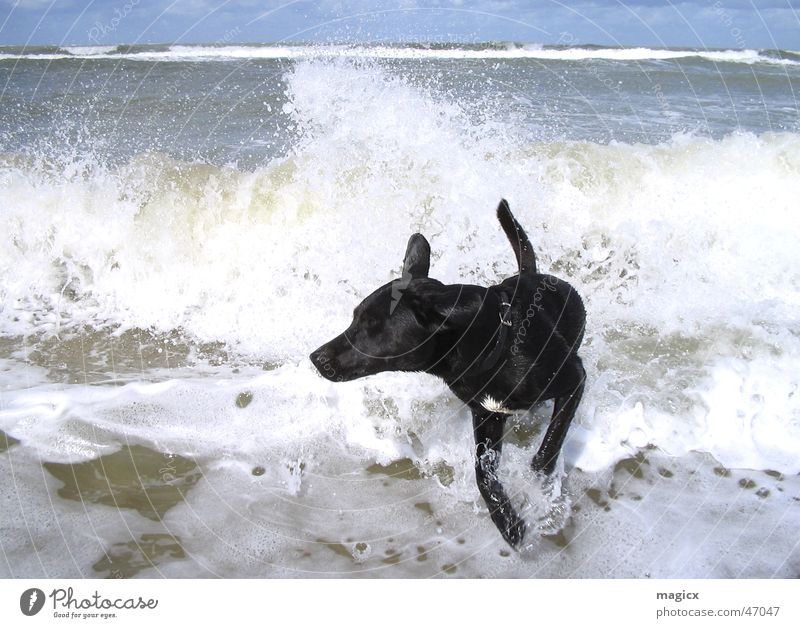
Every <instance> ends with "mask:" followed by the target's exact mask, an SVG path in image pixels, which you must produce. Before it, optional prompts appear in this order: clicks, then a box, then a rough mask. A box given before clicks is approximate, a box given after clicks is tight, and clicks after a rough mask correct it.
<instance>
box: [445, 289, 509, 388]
mask: <svg viewBox="0 0 800 628" xmlns="http://www.w3.org/2000/svg"><path fill="white" fill-rule="evenodd" d="M459 300H460V301H461V302H466V303H469V304H470V307H468V308H466V311H465V312H462V313H461V314H460V316H459V317H458V318H457V319H456V320H455V321H454V322H455V325H453V326H451V327H449V328H448V329H447V330H446V331H442V332H439V333H438V334H437V336H438V337H437V341H438V347H437V349H438V350H437V352H436V354H437V355H436V360H435V363H434V364H433V365H432V367H431V368H430V369H429V372H430V373H432V374H434V375H437V376H439V377H441V378H442V379H443V380H444V381H445V382H446V383H447V384H448V385H450V386H453V385H455V384H456V383H457V382H458V381H460V380H463V379H464V378H469V377H474V376H477V375H481V374H483V373H488V372H490V371H491V370H492V369H493V368H495V367H496V366H497V365H498V363H501V362H502V359H501V354H502V353H503V349H504V347H503V344H504V340H505V339H506V337H507V333H508V331H507V330H508V329H509V327H508V326H507V323H508V322H509V321H507V320H506V317H507V316H508V307H506V306H504V305H503V303H504V302H505V301H506V296H505V295H504V293H503V292H501V291H500V290H498V289H496V288H483V287H480V286H464V287H462V288H461V292H460V294H459ZM465 364H466V365H468V366H467V368H465V367H464V365H465Z"/></svg>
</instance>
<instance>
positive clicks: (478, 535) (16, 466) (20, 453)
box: [0, 397, 800, 578]
mask: <svg viewBox="0 0 800 628" xmlns="http://www.w3.org/2000/svg"><path fill="white" fill-rule="evenodd" d="M237 402H238V403H240V404H241V403H245V405H246V397H245V398H239V399H238V400H237ZM268 466H269V461H265V464H264V466H261V465H256V466H254V467H252V468H251V469H250V470H249V477H247V478H244V477H243V472H242V469H241V468H239V467H238V466H235V465H234V466H225V465H223V466H220V465H219V464H216V463H213V464H209V465H208V466H207V467H206V464H205V462H204V461H203V460H192V459H190V458H187V457H183V456H177V455H170V454H167V453H164V452H160V451H157V450H156V449H153V448H152V447H148V446H144V445H139V444H136V445H131V446H125V447H123V448H122V449H121V450H119V451H116V452H114V453H111V454H107V455H104V456H101V457H99V458H96V459H93V460H89V461H86V462H80V463H76V464H62V463H50V462H45V463H40V462H39V461H38V460H37V459H36V451H35V449H34V448H28V447H26V446H24V445H23V444H22V443H20V442H19V441H18V440H16V439H14V438H13V437H11V436H9V435H7V434H5V433H0V473H2V477H3V478H5V480H4V481H3V483H2V488H0V495H2V503H3V515H2V529H3V534H2V550H3V552H2V553H3V558H4V560H2V561H0V576H2V577H104V578H131V577H137V576H138V577H159V576H164V577H181V576H182V577H319V576H323V577H331V576H345V577H348V576H349V577H486V578H493V577H548V578H549V577H670V576H684V577H686V576H688V577H797V576H800V555H798V552H797V551H796V550H794V551H789V552H788V553H786V551H785V549H783V548H785V547H786V539H787V538H793V537H794V536H796V534H795V533H796V524H797V522H798V517H800V478H798V477H796V476H784V475H781V474H779V473H776V472H770V471H767V472H763V471H747V470H732V469H725V468H723V467H722V466H721V465H719V464H718V463H717V462H716V461H715V460H714V459H713V458H712V457H711V456H709V455H707V454H699V453H697V454H692V455H691V456H688V457H685V458H681V459H677V458H670V457H667V456H664V455H663V454H661V453H660V452H658V451H657V450H654V449H650V450H642V451H640V452H639V454H637V455H636V456H635V457H632V458H628V459H625V460H622V461H620V462H619V463H618V464H617V465H616V466H615V467H614V468H613V470H607V471H605V472H602V473H596V474H590V473H585V472H582V471H580V470H579V469H572V470H571V471H570V472H569V473H568V475H567V477H566V478H565V480H564V487H563V490H564V491H565V493H566V494H567V495H568V496H569V499H570V501H571V509H570V513H569V517H568V518H567V520H566V523H565V525H564V526H563V528H562V529H561V530H559V531H557V532H555V533H551V534H544V535H541V536H536V535H535V534H534V537H535V538H534V543H533V547H532V548H530V549H528V550H526V551H525V552H523V553H521V554H520V553H517V552H515V551H513V550H511V549H510V548H509V547H507V546H506V545H505V544H504V542H503V541H502V539H501V538H500V536H499V535H498V534H497V532H496V530H495V529H494V526H493V525H492V523H491V521H490V520H489V518H488V516H487V512H486V509H485V507H484V506H483V505H482V504H481V503H479V502H478V501H477V489H476V502H475V503H466V502H462V501H457V500H453V499H448V495H447V491H446V488H445V487H446V486H447V483H448V480H452V470H451V469H448V468H447V467H446V466H445V467H443V468H441V469H439V470H437V472H436V473H435V474H433V475H426V474H425V473H423V472H421V471H420V469H419V468H418V467H416V466H415V465H414V464H413V463H412V462H411V461H410V460H407V459H403V460H397V461H394V462H393V463H391V464H390V465H388V466H382V465H379V464H372V465H369V466H367V467H366V468H363V467H362V468H360V469H357V468H351V469H349V470H348V471H347V472H346V474H345V475H346V476H347V477H348V480H350V481H353V482H359V481H369V482H370V483H369V484H367V485H365V486H366V487H367V488H365V489H363V490H361V491H360V499H359V502H360V503H353V504H346V503H339V506H340V507H341V508H342V509H343V510H336V508H335V505H336V497H335V495H330V494H329V493H328V494H326V491H327V488H328V487H326V484H330V482H329V480H330V478H328V479H327V480H326V478H322V477H318V478H315V479H312V481H309V482H308V484H309V487H308V488H306V489H305V491H303V492H301V493H300V494H299V495H298V496H296V497H287V495H286V494H285V492H284V491H282V490H281V487H278V486H268V485H267V484H268V483H269V482H270V481H271V480H270V474H269V473H267V467H268ZM299 473H301V474H302V473H303V469H299ZM375 480H378V481H377V482H375ZM338 481H339V482H341V478H339V480H338ZM259 484H261V486H259ZM371 501H372V502H375V503H379V504H380V505H381V507H382V508H384V509H385V508H387V502H391V503H392V506H391V507H390V508H389V510H391V511H393V512H395V513H396V517H395V518H387V520H386V521H385V522H384V525H376V523H375V520H374V518H372V517H369V519H372V521H371V522H370V523H369V524H368V525H365V519H367V518H365V517H363V516H359V509H362V508H366V509H369V507H370V502H371ZM781 552H783V553H784V555H781Z"/></svg>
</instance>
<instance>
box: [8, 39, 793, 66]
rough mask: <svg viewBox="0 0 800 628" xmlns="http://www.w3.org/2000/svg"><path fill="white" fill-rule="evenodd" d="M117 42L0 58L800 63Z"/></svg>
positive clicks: (581, 51)
mask: <svg viewBox="0 0 800 628" xmlns="http://www.w3.org/2000/svg"><path fill="white" fill-rule="evenodd" d="M114 49H115V47H114V46H73V47H66V48H63V50H64V51H65V52H63V53H62V52H47V53H44V52H32V53H26V52H22V53H18V52H6V53H0V59H19V60H26V59H50V60H56V59H70V58H86V59H126V60H134V61H136V60H138V61H149V62H182V61H224V60H234V61H235V60H248V59H254V60H257V59H287V60H288V59H314V58H349V59H461V60H463V59H487V60H491V59H533V60H541V61H592V60H608V61H664V60H675V59H693V58H694V59H702V60H706V61H712V62H715V63H745V64H749V65H752V64H756V63H763V64H770V65H783V66H797V65H800V61H797V60H795V59H790V58H784V57H776V56H772V55H769V54H765V53H763V52H761V51H759V50H751V49H737V50H706V49H686V50H676V49H666V48H641V47H639V48H583V47H575V48H545V47H543V46H540V45H535V44H528V45H524V46H507V47H505V48H459V47H441V48H439V47H435V48H420V47H392V46H381V45H376V46H358V45H313V46H312V45H291V44H286V45H264V46H247V45H225V46H204V45H174V46H170V47H168V48H167V49H165V50H135V49H133V50H130V51H128V52H119V53H117V52H114Z"/></svg>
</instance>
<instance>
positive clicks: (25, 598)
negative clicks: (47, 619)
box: [19, 589, 44, 617]
mask: <svg viewBox="0 0 800 628" xmlns="http://www.w3.org/2000/svg"><path fill="white" fill-rule="evenodd" d="M43 606H44V591H42V590H41V589H28V590H27V591H25V592H24V593H23V594H22V595H21V596H20V598H19V610H21V611H22V613H23V614H24V615H27V616H28V617H31V616H32V615H35V614H36V613H38V612H39V611H40V610H42V607H43Z"/></svg>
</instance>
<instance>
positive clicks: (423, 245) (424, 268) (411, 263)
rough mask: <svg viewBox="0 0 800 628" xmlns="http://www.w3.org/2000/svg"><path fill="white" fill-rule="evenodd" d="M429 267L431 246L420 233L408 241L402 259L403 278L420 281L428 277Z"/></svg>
mask: <svg viewBox="0 0 800 628" xmlns="http://www.w3.org/2000/svg"><path fill="white" fill-rule="evenodd" d="M430 267H431V245H430V244H428V241H427V240H426V239H425V236H424V235H422V234H421V233H415V234H414V235H412V236H411V237H410V238H409V239H408V246H407V247H406V256H405V258H404V259H403V277H404V278H406V277H407V278H410V279H421V278H423V277H427V276H428V271H429V270H430Z"/></svg>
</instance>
